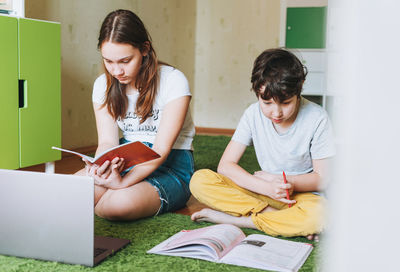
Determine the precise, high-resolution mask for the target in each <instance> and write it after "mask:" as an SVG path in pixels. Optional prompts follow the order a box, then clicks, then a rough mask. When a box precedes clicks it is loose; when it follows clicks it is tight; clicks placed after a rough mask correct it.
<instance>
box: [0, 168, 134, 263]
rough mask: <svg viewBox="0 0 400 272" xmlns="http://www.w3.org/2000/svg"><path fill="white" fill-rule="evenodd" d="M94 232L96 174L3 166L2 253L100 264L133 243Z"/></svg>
mask: <svg viewBox="0 0 400 272" xmlns="http://www.w3.org/2000/svg"><path fill="white" fill-rule="evenodd" d="M129 243H130V241H129V240H126V239H119V238H111V237H97V236H96V237H95V236H94V181H93V179H92V178H90V177H81V176H74V175H62V174H47V173H40V172H28V171H18V170H3V169H0V254H1V255H9V256H17V257H26V258H34V259H40V260H48V261H56V262H63V263H70V264H80V265H85V266H91V267H93V266H95V265H96V264H98V263H100V262H101V261H102V260H104V259H105V258H106V257H107V256H109V255H111V254H113V253H115V252H116V251H118V250H119V249H121V248H122V247H124V246H126V245H127V244H129Z"/></svg>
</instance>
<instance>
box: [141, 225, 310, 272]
mask: <svg viewBox="0 0 400 272" xmlns="http://www.w3.org/2000/svg"><path fill="white" fill-rule="evenodd" d="M312 249H313V246H312V245H311V244H307V243H301V242H293V241H288V240H283V239H278V238H274V237H271V236H268V235H262V234H251V235H249V236H247V237H246V235H245V234H244V233H243V231H242V230H241V229H240V228H238V227H236V226H233V225H229V224H219V225H213V226H209V227H205V228H200V229H195V230H182V231H180V232H178V233H177V234H175V235H173V236H171V237H170V238H168V239H167V240H165V241H164V242H162V243H161V244H159V245H157V246H155V247H153V248H152V249H150V250H149V251H147V253H154V254H161V255H170V256H180V257H188V258H195V259H203V260H207V261H211V262H220V263H226V264H234V265H239V266H247V267H253V268H258V269H263V270H273V271H298V270H299V269H300V267H301V266H302V265H303V264H304V262H305V261H306V260H307V257H308V256H309V254H310V253H311V251H312Z"/></svg>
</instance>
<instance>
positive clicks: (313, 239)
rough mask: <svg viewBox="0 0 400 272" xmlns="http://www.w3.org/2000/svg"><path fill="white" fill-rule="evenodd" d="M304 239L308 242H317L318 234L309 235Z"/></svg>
mask: <svg viewBox="0 0 400 272" xmlns="http://www.w3.org/2000/svg"><path fill="white" fill-rule="evenodd" d="M306 238H307V239H308V240H310V241H314V242H319V235H318V234H311V235H308V236H306Z"/></svg>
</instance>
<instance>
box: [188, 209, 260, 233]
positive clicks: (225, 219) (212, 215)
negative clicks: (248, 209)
mask: <svg viewBox="0 0 400 272" xmlns="http://www.w3.org/2000/svg"><path fill="white" fill-rule="evenodd" d="M190 218H191V219H192V220H193V221H196V222H211V223H216V224H232V225H236V226H238V227H242V228H253V229H256V226H255V225H254V223H253V221H252V220H251V218H250V217H249V216H240V217H236V216H232V215H229V214H226V213H224V212H220V211H216V210H212V209H208V208H204V209H202V210H201V211H198V212H195V213H193V214H192V216H191V217H190Z"/></svg>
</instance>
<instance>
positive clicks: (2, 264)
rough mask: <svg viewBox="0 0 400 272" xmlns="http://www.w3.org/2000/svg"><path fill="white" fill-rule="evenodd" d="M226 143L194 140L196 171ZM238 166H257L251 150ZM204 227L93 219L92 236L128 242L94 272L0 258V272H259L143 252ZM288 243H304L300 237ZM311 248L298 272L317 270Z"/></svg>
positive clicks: (176, 218)
mask: <svg viewBox="0 0 400 272" xmlns="http://www.w3.org/2000/svg"><path fill="white" fill-rule="evenodd" d="M229 139H230V138H229V137H224V136H196V137H195V143H194V148H195V153H194V154H195V164H196V169H200V168H210V169H213V170H215V169H216V167H217V165H218V161H219V158H220V157H221V155H222V152H223V150H224V148H225V146H226V145H227V143H228V142H229ZM240 164H241V165H242V167H244V168H245V169H246V170H247V171H249V172H254V171H255V170H257V169H258V164H257V161H256V159H255V155H254V150H252V149H249V150H248V151H246V153H245V154H244V156H243V158H242V160H241V162H240ZM208 225H211V224H209V223H195V222H192V221H191V220H190V217H189V216H185V215H181V214H174V213H170V214H164V215H161V216H157V217H151V218H145V219H142V220H138V221H135V222H110V221H107V220H104V219H102V218H99V217H96V218H95V235H99V236H112V237H119V238H125V239H129V240H131V244H130V245H128V246H127V247H126V248H124V249H123V250H122V251H119V252H118V253H116V254H115V255H114V256H111V257H109V258H107V259H106V260H105V261H104V262H102V263H100V264H99V265H98V266H96V267H94V268H87V267H83V266H79V265H68V264H61V263H56V262H46V261H38V260H32V259H24V258H16V257H8V256H1V255H0V271H1V272H3V271H4V272H8V271H27V272H28V271H29V272H41V271H92V270H93V271H107V272H108V271H152V272H157V271H159V272H160V271H182V272H183V271H262V270H257V269H250V268H244V267H239V266H232V265H225V264H217V263H212V262H207V261H202V260H195V259H189V258H180V257H170V256H161V255H154V254H147V253H146V251H147V250H149V249H150V248H152V247H153V246H155V245H157V244H159V243H160V242H162V241H164V240H165V239H167V238H168V237H170V236H172V235H173V234H175V233H177V232H179V231H180V230H182V229H195V228H199V227H204V226H208ZM243 230H244V232H245V233H246V234H247V235H248V234H252V233H261V232H259V231H257V230H251V229H243ZM288 240H292V241H299V242H308V240H307V239H305V238H303V237H297V238H290V239H288ZM314 246H315V248H314V250H313V252H312V253H311V255H310V257H309V258H308V259H307V261H306V263H305V264H304V265H303V267H302V268H301V270H300V271H316V270H318V269H317V266H316V263H317V262H316V260H317V259H318V257H319V255H320V249H319V246H318V244H315V243H314Z"/></svg>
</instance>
